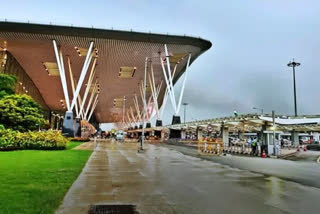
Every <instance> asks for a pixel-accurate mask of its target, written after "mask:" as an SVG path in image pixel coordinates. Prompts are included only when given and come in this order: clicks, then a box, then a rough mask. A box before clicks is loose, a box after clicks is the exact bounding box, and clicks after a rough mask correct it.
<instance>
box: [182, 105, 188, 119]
mask: <svg viewBox="0 0 320 214" xmlns="http://www.w3.org/2000/svg"><path fill="white" fill-rule="evenodd" d="M188 104H189V103H183V104H182V105H183V106H184V115H183V120H184V123H186V112H187V105H188Z"/></svg>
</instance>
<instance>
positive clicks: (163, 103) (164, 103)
mask: <svg viewBox="0 0 320 214" xmlns="http://www.w3.org/2000/svg"><path fill="white" fill-rule="evenodd" d="M176 68H177V65H175V67H174V70H173V73H172V78H174V76H175V74H176ZM168 96H169V88H168V87H167V88H166V92H165V94H164V98H163V102H162V107H161V111H160V117H159V118H160V119H161V118H162V115H163V111H164V108H165V106H166V104H167V100H168Z"/></svg>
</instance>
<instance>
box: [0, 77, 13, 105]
mask: <svg viewBox="0 0 320 214" xmlns="http://www.w3.org/2000/svg"><path fill="white" fill-rule="evenodd" d="M16 82H17V78H16V77H15V76H13V75H9V74H0V99H1V98H3V97H4V96H7V95H11V94H14V93H15V90H14V89H15V85H16Z"/></svg>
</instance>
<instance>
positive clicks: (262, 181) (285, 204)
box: [57, 143, 320, 214]
mask: <svg viewBox="0 0 320 214" xmlns="http://www.w3.org/2000/svg"><path fill="white" fill-rule="evenodd" d="M146 147H147V150H146V152H145V153H142V154H140V153H137V144H132V143H131V144H118V143H99V145H98V147H97V149H96V151H95V152H94V153H93V155H92V156H91V158H90V159H89V161H88V163H87V165H86V167H85V168H84V171H83V172H82V173H81V175H80V176H79V178H78V179H77V181H76V182H75V183H74V184H73V186H72V187H71V189H70V190H69V192H68V193H67V195H66V196H65V199H64V202H63V204H62V205H61V207H60V208H59V210H58V211H57V213H87V210H88V206H89V205H90V204H103V203H108V204H114V203H124V204H136V205H137V210H138V211H139V212H140V213H237V214H239V213H246V214H248V213H319V212H320V204H319V203H317V202H318V201H319V198H320V189H318V188H314V187H308V186H303V185H300V184H297V183H294V182H289V181H285V180H281V179H279V178H276V177H267V176H263V175H261V174H255V173H251V172H248V171H245V170H239V169H234V168H230V167H228V166H225V165H220V164H217V163H214V162H212V161H206V160H202V159H199V158H196V157H191V156H187V155H184V154H182V153H180V152H177V151H175V150H171V149H168V148H166V147H162V146H157V145H146Z"/></svg>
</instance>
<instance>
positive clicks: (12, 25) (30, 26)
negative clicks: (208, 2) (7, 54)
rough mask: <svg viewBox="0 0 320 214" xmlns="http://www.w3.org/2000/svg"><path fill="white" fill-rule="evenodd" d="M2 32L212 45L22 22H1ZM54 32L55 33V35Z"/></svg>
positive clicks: (199, 40) (198, 40)
mask: <svg viewBox="0 0 320 214" xmlns="http://www.w3.org/2000/svg"><path fill="white" fill-rule="evenodd" d="M0 31H6V32H20V33H21V32H22V33H38V34H52V35H64V36H77V37H89V38H100V39H103V38H105V39H117V40H131V41H141V42H151V43H163V42H166V43H167V44H185V45H193V46H197V47H199V48H201V52H204V51H206V50H208V49H210V48H211V46H212V43H211V42H210V41H209V40H206V39H202V38H201V37H198V38H197V37H192V36H186V35H184V36H181V35H169V34H158V33H151V32H150V33H145V32H137V31H123V30H110V29H101V28H94V27H92V28H87V27H73V26H63V25H53V24H50V25H46V24H35V23H22V22H7V21H5V22H3V21H0ZM53 32H54V33H53Z"/></svg>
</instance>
